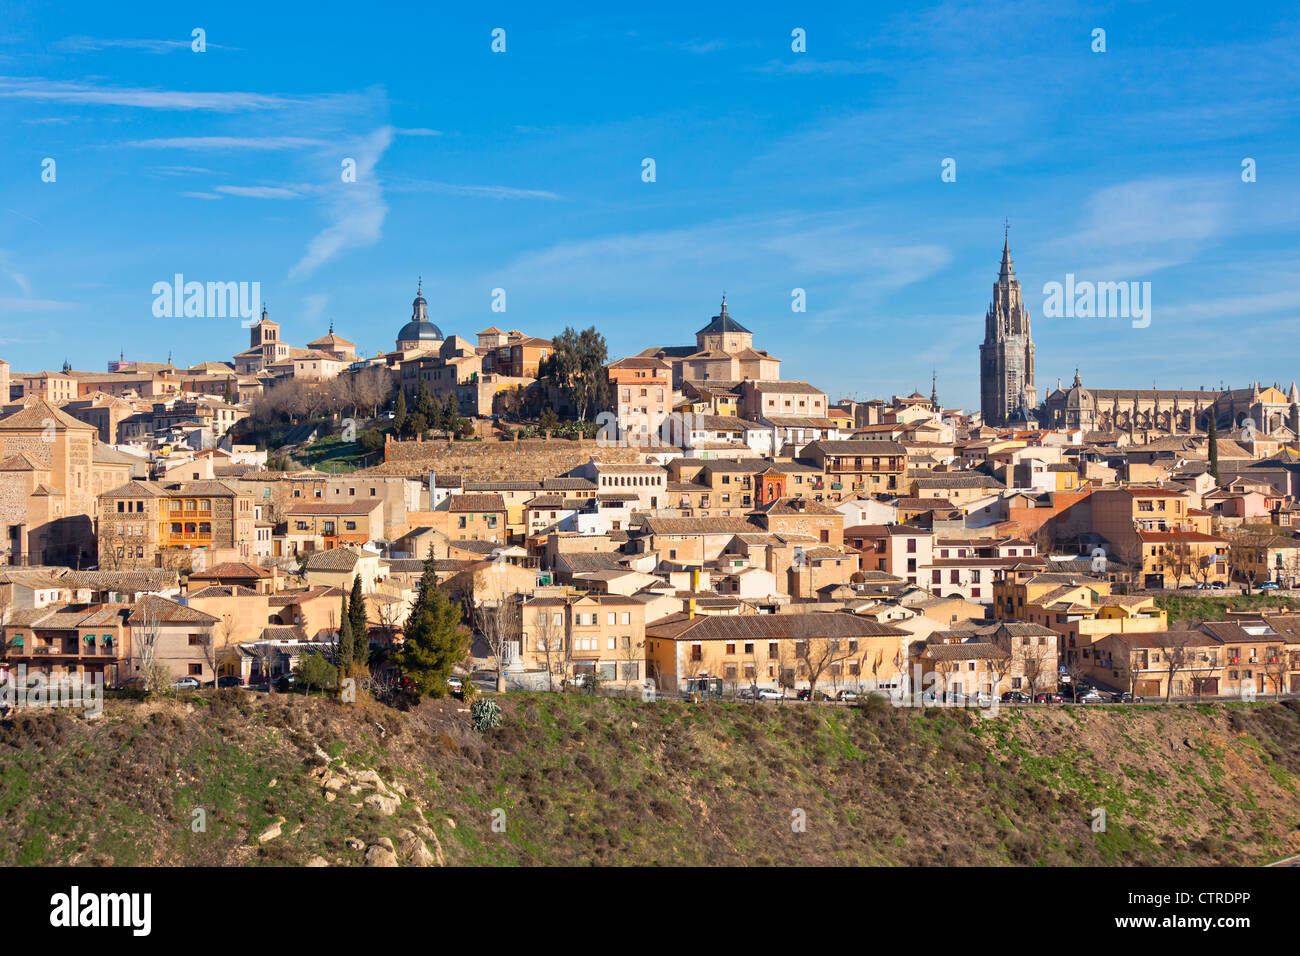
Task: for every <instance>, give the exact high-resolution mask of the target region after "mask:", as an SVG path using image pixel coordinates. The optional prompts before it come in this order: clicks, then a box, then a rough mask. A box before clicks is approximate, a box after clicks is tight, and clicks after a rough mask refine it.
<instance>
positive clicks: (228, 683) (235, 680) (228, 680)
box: [217, 674, 244, 687]
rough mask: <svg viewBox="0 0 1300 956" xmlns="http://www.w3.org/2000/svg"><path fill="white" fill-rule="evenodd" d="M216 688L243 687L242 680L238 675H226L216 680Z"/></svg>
mask: <svg viewBox="0 0 1300 956" xmlns="http://www.w3.org/2000/svg"><path fill="white" fill-rule="evenodd" d="M217 686H218V687H243V686H244V678H242V677H240V676H239V675H238V674H227V675H226V676H225V677H218V678H217Z"/></svg>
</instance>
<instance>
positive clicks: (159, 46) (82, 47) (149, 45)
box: [54, 36, 237, 53]
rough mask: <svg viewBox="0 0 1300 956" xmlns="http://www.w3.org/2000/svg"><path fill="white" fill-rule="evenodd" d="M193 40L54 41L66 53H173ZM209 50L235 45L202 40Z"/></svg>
mask: <svg viewBox="0 0 1300 956" xmlns="http://www.w3.org/2000/svg"><path fill="white" fill-rule="evenodd" d="M193 43H194V40H193V38H192V37H191V38H190V39H188V40H149V39H109V38H106V37H88V36H72V37H64V38H63V39H62V40H59V41H57V42H55V44H54V48H55V49H56V50H62V51H66V52H68V53H92V52H94V51H96V50H143V51H144V52H146V53H175V52H178V51H180V50H190V49H192V48H193ZM204 45H205V46H206V48H207V49H209V50H229V49H237V48H236V47H226V46H220V45H218V44H216V43H208V42H207V41H206V40H205V41H204Z"/></svg>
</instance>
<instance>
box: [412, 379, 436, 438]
mask: <svg viewBox="0 0 1300 956" xmlns="http://www.w3.org/2000/svg"><path fill="white" fill-rule="evenodd" d="M433 405H434V402H433V396H432V395H430V394H429V389H428V387H427V386H426V385H425V384H424V383H423V382H421V383H420V387H419V388H418V389H416V392H415V410H416V411H417V412H419V413H420V414H421V415H423V416H424V420H425V421H426V422H428V423H429V427H430V428H437V427H438V425H437V419H436V417H435V412H434V407H433Z"/></svg>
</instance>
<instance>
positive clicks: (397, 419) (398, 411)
mask: <svg viewBox="0 0 1300 956" xmlns="http://www.w3.org/2000/svg"><path fill="white" fill-rule="evenodd" d="M405 425H406V392H404V391H401V390H399V391H398V393H397V405H396V406H395V407H394V408H393V431H395V432H396V433H397V434H399V435H400V434H402V428H403V427H404V426H405Z"/></svg>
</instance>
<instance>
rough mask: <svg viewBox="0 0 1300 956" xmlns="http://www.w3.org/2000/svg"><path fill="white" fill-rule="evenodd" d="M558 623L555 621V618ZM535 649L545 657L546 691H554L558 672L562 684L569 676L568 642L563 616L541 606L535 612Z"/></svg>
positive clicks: (561, 613) (558, 612)
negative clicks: (557, 619)
mask: <svg viewBox="0 0 1300 956" xmlns="http://www.w3.org/2000/svg"><path fill="white" fill-rule="evenodd" d="M557 617H558V618H559V621H556V618H557ZM536 620H537V630H536V635H537V637H536V640H537V649H538V650H539V651H541V652H542V653H543V654H544V655H545V657H546V689H547V690H551V691H553V690H555V675H556V673H557V672H558V673H559V675H560V682H561V684H563V682H564V681H565V679H566V678H567V677H568V674H569V655H570V649H569V642H568V640H566V638H565V633H564V614H563V612H561V611H557V610H555V609H553V608H550V607H547V606H545V605H543V606H542V607H540V608H538V610H537V618H536Z"/></svg>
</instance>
